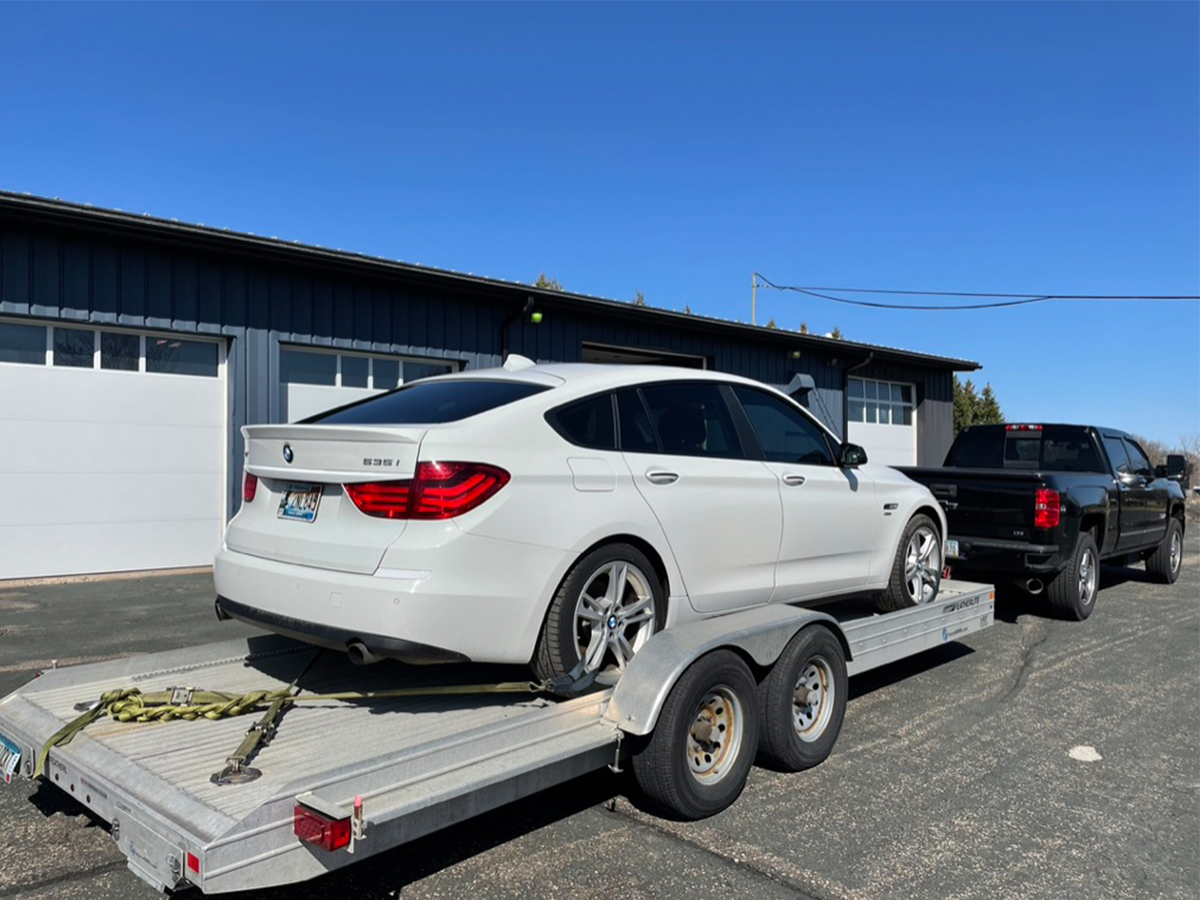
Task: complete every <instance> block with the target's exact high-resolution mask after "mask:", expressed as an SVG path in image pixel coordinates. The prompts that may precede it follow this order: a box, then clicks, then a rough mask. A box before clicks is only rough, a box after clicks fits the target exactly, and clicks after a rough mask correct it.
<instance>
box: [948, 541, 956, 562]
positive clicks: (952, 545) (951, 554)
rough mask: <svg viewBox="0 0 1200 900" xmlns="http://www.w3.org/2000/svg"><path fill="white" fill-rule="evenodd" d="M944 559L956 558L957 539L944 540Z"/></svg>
mask: <svg viewBox="0 0 1200 900" xmlns="http://www.w3.org/2000/svg"><path fill="white" fill-rule="evenodd" d="M946 559H958V541H951V540H947V541H946Z"/></svg>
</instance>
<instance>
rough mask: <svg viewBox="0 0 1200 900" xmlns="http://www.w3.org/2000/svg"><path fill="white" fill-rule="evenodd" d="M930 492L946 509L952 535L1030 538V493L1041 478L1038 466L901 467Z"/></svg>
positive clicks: (902, 470) (1031, 510) (1032, 498)
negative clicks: (1011, 467) (1023, 468)
mask: <svg viewBox="0 0 1200 900" xmlns="http://www.w3.org/2000/svg"><path fill="white" fill-rule="evenodd" d="M900 471H901V472H903V473H904V474H905V475H907V476H908V477H909V478H911V479H912V480H913V481H916V482H919V483H920V484H923V485H925V486H926V487H928V488H929V490H930V491H932V492H933V496H934V497H935V498H936V499H937V501H938V503H940V504H941V505H942V507H943V508H944V509H945V510H946V520H947V522H948V524H949V526H950V536H951V537H960V536H961V537H979V538H997V539H1000V540H1018V541H1021V540H1029V537H1030V535H1031V534H1032V533H1033V502H1034V492H1035V491H1036V490H1037V488H1038V487H1039V486H1040V485H1042V484H1043V483H1044V479H1043V477H1042V474H1041V473H1040V472H1037V471H1032V470H1030V471H1013V470H1012V469H930V468H904V469H901V470H900Z"/></svg>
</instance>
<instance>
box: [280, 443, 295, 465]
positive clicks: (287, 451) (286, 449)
mask: <svg viewBox="0 0 1200 900" xmlns="http://www.w3.org/2000/svg"><path fill="white" fill-rule="evenodd" d="M295 458H296V455H295V454H294V453H292V445H291V444H284V445H283V461H284V462H285V463H289V464H290V463H291V461H292V460H293V459H295Z"/></svg>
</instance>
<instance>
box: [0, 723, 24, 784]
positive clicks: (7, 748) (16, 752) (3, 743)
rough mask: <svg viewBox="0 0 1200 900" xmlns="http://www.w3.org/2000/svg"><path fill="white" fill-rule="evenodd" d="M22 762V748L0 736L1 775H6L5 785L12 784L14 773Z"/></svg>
mask: <svg viewBox="0 0 1200 900" xmlns="http://www.w3.org/2000/svg"><path fill="white" fill-rule="evenodd" d="M20 762H21V748H20V747H18V746H17V745H16V744H14V743H13V742H12V741H10V740H9V739H8V738H6V737H5V736H4V735H2V734H0V774H3V775H4V783H5V784H12V777H13V773H14V772H16V771H17V765H18V764H19V763H20Z"/></svg>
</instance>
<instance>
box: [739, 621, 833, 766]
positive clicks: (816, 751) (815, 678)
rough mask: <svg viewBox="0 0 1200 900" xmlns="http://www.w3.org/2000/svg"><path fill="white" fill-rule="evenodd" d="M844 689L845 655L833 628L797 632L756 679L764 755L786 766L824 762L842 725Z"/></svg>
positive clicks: (771, 762)
mask: <svg viewBox="0 0 1200 900" xmlns="http://www.w3.org/2000/svg"><path fill="white" fill-rule="evenodd" d="M847 690H848V682H847V680H846V657H845V653H844V651H843V650H842V644H841V642H840V641H839V640H838V639H837V638H836V637H835V636H834V634H833V632H831V631H830V630H829V629H828V628H826V627H824V626H823V625H814V626H810V627H808V628H804V629H801V630H800V631H799V632H797V633H796V635H795V637H793V638H792V639H791V641H790V642H789V643H788V645H787V647H785V648H784V650H783V653H782V654H781V655H780V657H779V659H778V661H776V663H775V665H774V666H772V667H771V669H770V671H769V672H768V673H767V675H766V677H765V678H763V680H762V681H760V682H759V684H758V700H759V736H758V749H759V753H760V754H761V755H762V757H763V758H764V760H765V761H767V762H769V763H770V764H772V765H773V766H775V767H777V768H780V769H783V770H784V771H787V772H799V771H801V770H803V769H811V768H812V767H813V766H815V765H818V764H820V763H822V762H824V761H825V759H826V757H828V756H829V754H830V753H831V752H832V751H833V745H834V744H835V743H836V742H837V738H838V733H839V732H840V731H841V728H842V719H843V718H844V717H845V715H846V694H847ZM802 691H803V692H804V696H801V692H802Z"/></svg>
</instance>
